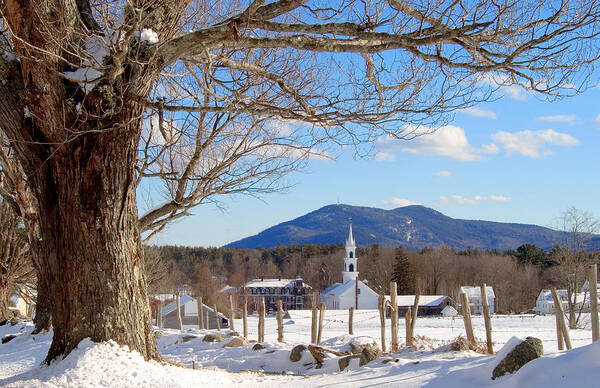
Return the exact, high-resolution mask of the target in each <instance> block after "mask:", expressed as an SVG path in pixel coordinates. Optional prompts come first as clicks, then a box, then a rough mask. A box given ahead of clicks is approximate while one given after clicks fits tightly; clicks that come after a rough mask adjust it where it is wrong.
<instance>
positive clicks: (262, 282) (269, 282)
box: [245, 279, 312, 288]
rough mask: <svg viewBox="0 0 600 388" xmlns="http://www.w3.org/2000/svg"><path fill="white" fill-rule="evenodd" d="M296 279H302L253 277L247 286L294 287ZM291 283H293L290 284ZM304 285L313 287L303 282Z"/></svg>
mask: <svg viewBox="0 0 600 388" xmlns="http://www.w3.org/2000/svg"><path fill="white" fill-rule="evenodd" d="M296 280H302V279H253V280H250V281H249V282H248V283H246V285H245V287H273V288H283V287H287V286H290V287H293V286H294V284H293V282H295V281H296ZM290 283H291V284H290ZM303 286H304V287H308V288H312V287H311V286H309V285H308V284H306V283H304V282H303Z"/></svg>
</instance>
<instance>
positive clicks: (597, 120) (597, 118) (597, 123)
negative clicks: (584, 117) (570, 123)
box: [594, 115, 600, 125]
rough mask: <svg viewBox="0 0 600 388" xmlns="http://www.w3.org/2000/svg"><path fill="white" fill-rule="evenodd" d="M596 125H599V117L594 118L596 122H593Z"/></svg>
mask: <svg viewBox="0 0 600 388" xmlns="http://www.w3.org/2000/svg"><path fill="white" fill-rule="evenodd" d="M594 123H595V124H596V125H600V115H598V116H596V120H594Z"/></svg>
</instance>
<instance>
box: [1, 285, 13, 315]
mask: <svg viewBox="0 0 600 388" xmlns="http://www.w3.org/2000/svg"><path fill="white" fill-rule="evenodd" d="M9 297H10V295H9V294H8V285H6V284H2V282H0V324H2V323H3V322H6V320H8V319H10V318H12V314H10V311H9V310H8V298H9Z"/></svg>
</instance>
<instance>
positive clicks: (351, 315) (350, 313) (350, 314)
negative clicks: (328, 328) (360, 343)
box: [348, 307, 354, 335]
mask: <svg viewBox="0 0 600 388" xmlns="http://www.w3.org/2000/svg"><path fill="white" fill-rule="evenodd" d="M353 319H354V307H350V309H349V310H348V334H350V335H354V328H353V327H352V326H353V325H352V320H353Z"/></svg>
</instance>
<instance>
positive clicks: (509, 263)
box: [146, 244, 599, 313]
mask: <svg viewBox="0 0 600 388" xmlns="http://www.w3.org/2000/svg"><path fill="white" fill-rule="evenodd" d="M344 254H345V252H344V247H343V245H342V244H332V245H317V244H311V245H296V244H294V245H289V246H283V245H279V246H277V247H274V248H268V249H264V248H258V249H239V248H195V247H178V246H146V256H147V260H148V263H147V268H148V271H151V270H152V268H155V269H156V268H159V270H158V271H156V270H155V271H154V272H158V273H161V272H162V273H163V275H164V276H156V275H155V276H149V277H150V279H154V281H153V283H152V284H150V292H151V293H159V292H164V293H171V292H173V291H174V289H175V288H176V287H177V286H178V285H182V284H189V285H191V286H192V289H193V292H194V293H195V294H196V295H201V296H203V298H204V300H205V301H207V302H208V303H221V302H222V300H220V295H219V292H218V291H219V290H220V289H221V288H222V287H223V286H225V285H230V286H236V287H237V286H241V285H243V284H244V283H245V282H247V281H249V280H251V279H255V278H278V277H281V278H295V277H296V276H300V277H302V278H303V279H304V280H305V281H306V282H307V283H308V284H310V285H311V286H312V287H313V289H314V290H315V291H321V290H323V289H325V288H326V287H328V286H329V285H331V284H333V283H335V282H340V281H341V280H342V279H341V278H342V268H343V259H344ZM566 256H567V255H566V248H565V247H564V246H559V245H557V246H556V247H555V248H553V249H552V250H551V251H550V252H546V251H545V250H543V249H541V248H539V247H537V246H535V245H532V244H523V245H521V246H520V247H518V248H517V249H516V250H514V251H506V252H500V251H498V250H479V249H467V250H464V251H456V250H454V249H453V248H451V247H448V246H439V247H436V248H426V249H423V250H421V251H419V252H408V251H405V250H403V249H402V248H389V247H380V246H379V245H378V244H374V245H372V246H370V247H362V248H358V250H357V257H358V258H359V262H358V270H359V278H360V279H363V280H367V281H368V284H369V286H370V287H371V288H372V289H373V290H375V291H376V292H378V293H385V294H387V293H389V290H388V289H389V282H390V281H391V280H392V279H394V280H396V281H397V282H398V290H399V293H400V294H413V293H415V292H419V293H421V294H423V295H425V294H430V295H436V294H439V295H448V296H449V297H450V298H452V299H453V300H455V301H456V300H457V297H458V295H457V293H458V289H459V287H460V286H462V285H480V284H482V283H486V284H488V285H491V286H493V287H494V290H495V292H496V303H497V305H496V311H497V312H499V313H516V312H524V311H528V310H530V309H531V308H532V307H533V306H534V305H535V299H536V297H537V295H538V294H539V292H540V290H541V289H542V288H549V287H558V288H567V287H569V282H570V280H571V279H572V278H573V276H574V275H573V271H574V270H576V271H579V272H580V274H579V283H578V284H577V285H576V287H581V284H582V283H583V280H584V276H583V271H584V266H580V267H577V268H574V267H573V266H572V265H571V264H572V263H570V262H569V261H567V260H565V257H566ZM598 257H599V255H598V252H584V253H582V257H580V262H582V263H594V262H597V261H598Z"/></svg>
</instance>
